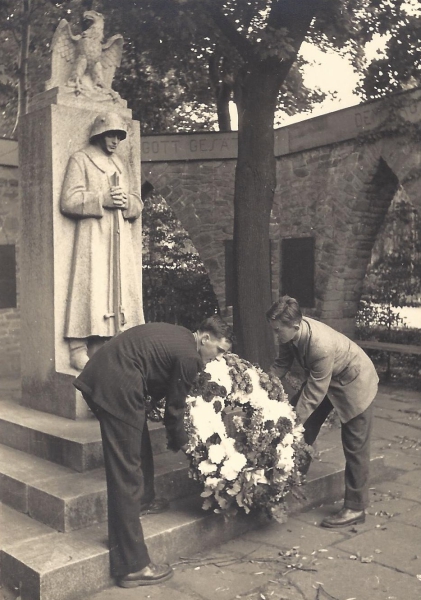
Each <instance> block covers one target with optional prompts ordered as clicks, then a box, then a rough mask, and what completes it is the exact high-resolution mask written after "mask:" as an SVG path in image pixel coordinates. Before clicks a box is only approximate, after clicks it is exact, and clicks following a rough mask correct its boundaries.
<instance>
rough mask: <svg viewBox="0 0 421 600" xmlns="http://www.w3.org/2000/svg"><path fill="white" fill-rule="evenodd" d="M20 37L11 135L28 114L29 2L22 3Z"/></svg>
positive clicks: (26, 0)
mask: <svg viewBox="0 0 421 600" xmlns="http://www.w3.org/2000/svg"><path fill="white" fill-rule="evenodd" d="M22 7H23V11H22V35H21V44H20V59H19V87H18V113H17V115H16V123H15V126H14V128H13V135H14V134H15V132H16V129H17V126H18V122H19V119H20V117H22V116H23V115H26V113H27V112H28V95H29V91H28V60H29V42H30V38H31V25H30V23H31V17H30V13H31V0H23V2H22Z"/></svg>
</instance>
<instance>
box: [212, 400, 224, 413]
mask: <svg viewBox="0 0 421 600" xmlns="http://www.w3.org/2000/svg"><path fill="white" fill-rule="evenodd" d="M213 408H214V410H215V412H216V414H218V413H220V412H221V410H222V403H221V402H220V401H219V400H215V402H214V403H213Z"/></svg>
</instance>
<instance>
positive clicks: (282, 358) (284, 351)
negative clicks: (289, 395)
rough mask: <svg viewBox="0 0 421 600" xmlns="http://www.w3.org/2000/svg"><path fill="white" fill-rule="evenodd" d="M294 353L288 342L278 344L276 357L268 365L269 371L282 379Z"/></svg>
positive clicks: (292, 359)
mask: <svg viewBox="0 0 421 600" xmlns="http://www.w3.org/2000/svg"><path fill="white" fill-rule="evenodd" d="M293 362H294V353H293V351H292V349H291V348H290V347H289V345H288V344H279V351H278V358H277V359H276V360H275V361H274V362H273V364H272V366H271V367H270V373H272V375H276V377H279V379H282V378H283V377H284V376H285V375H286V374H287V373H288V371H289V370H290V369H291V367H292V363H293Z"/></svg>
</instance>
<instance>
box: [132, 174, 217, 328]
mask: <svg viewBox="0 0 421 600" xmlns="http://www.w3.org/2000/svg"><path fill="white" fill-rule="evenodd" d="M142 198H143V201H144V203H145V206H144V209H143V305H144V312H145V320H146V322H151V321H153V322H157V321H165V322H168V323H175V324H178V325H183V326H185V327H187V328H188V329H192V330H194V329H195V328H196V327H197V326H198V325H199V323H200V322H201V321H202V320H203V319H204V318H205V317H207V316H209V315H211V314H214V313H215V312H217V311H218V301H217V298H216V296H215V293H214V291H213V288H212V285H211V282H210V280H209V276H208V274H207V271H206V269H205V266H204V264H203V262H202V260H201V258H200V256H199V254H198V252H197V250H196V248H195V247H194V245H193V243H192V241H191V239H190V237H189V235H188V232H187V231H186V230H185V229H184V227H183V226H182V224H181V222H180V221H179V220H178V219H177V216H176V215H175V213H174V211H173V210H172V209H171V207H170V206H169V205H168V203H167V202H166V200H165V198H164V197H163V196H162V195H161V194H159V192H157V191H156V190H155V189H154V187H153V185H152V184H151V183H150V182H149V181H145V182H144V183H143V185H142Z"/></svg>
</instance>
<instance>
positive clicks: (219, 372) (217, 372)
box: [206, 360, 232, 394]
mask: <svg viewBox="0 0 421 600" xmlns="http://www.w3.org/2000/svg"><path fill="white" fill-rule="evenodd" d="M206 372H207V373H209V374H210V376H211V380H212V381H215V383H217V384H218V385H223V386H224V388H225V389H226V390H227V394H229V393H230V392H231V388H232V379H231V376H230V374H229V371H228V369H227V364H226V362H225V361H222V360H212V361H211V362H209V363H208V364H207V365H206Z"/></svg>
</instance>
